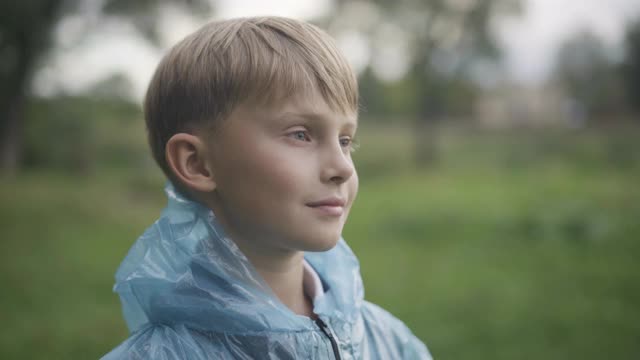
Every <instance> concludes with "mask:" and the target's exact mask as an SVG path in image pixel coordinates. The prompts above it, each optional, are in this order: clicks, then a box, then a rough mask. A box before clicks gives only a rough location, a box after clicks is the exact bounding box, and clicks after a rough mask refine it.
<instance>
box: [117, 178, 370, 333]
mask: <svg viewBox="0 0 640 360" xmlns="http://www.w3.org/2000/svg"><path fill="white" fill-rule="evenodd" d="M165 192H166V194H167V197H168V205H167V207H166V208H165V209H164V210H163V212H162V215H161V216H160V218H159V219H158V220H157V221H156V222H155V223H154V224H153V225H152V226H151V227H150V228H149V229H147V231H146V232H145V233H144V234H143V235H142V236H141V237H140V238H139V239H138V240H137V241H136V243H135V244H134V245H133V247H132V248H131V250H130V251H129V253H128V254H127V256H126V258H125V259H124V261H123V262H122V264H121V265H120V268H119V269H118V271H117V273H116V285H115V286H114V291H116V292H117V293H119V294H120V297H121V301H122V305H123V311H124V315H125V319H126V320H127V324H128V326H129V328H130V330H131V331H135V330H137V329H139V328H141V327H142V326H144V325H146V324H148V323H155V324H176V323H180V324H185V325H187V326H189V327H192V328H195V329H201V330H205V331H223V332H227V333H240V332H242V333H246V332H254V331H265V330H273V331H300V330H304V329H311V328H312V327H313V326H314V325H313V323H312V321H311V319H310V318H308V317H304V316H300V315H296V314H295V313H293V312H292V311H291V310H289V309H288V308H287V307H286V306H285V305H284V304H282V303H281V302H280V301H279V300H278V299H277V297H276V296H275V294H274V293H273V292H272V291H271V289H270V288H269V287H268V286H267V284H266V283H265V282H264V280H263V279H262V278H261V276H260V275H259V274H258V272H257V271H256V269H255V268H254V267H253V265H252V264H251V263H250V262H249V260H248V259H247V258H246V256H244V254H243V253H242V252H241V251H240V249H239V248H238V247H237V245H236V244H235V243H234V242H233V241H232V240H231V239H230V238H229V237H227V236H226V235H225V233H224V231H223V230H222V227H221V226H220V224H219V223H218V222H217V221H216V219H215V215H214V214H213V212H212V211H211V210H210V209H208V208H206V207H204V206H202V205H200V204H199V203H197V202H194V201H191V200H189V199H188V198H187V197H185V196H184V195H182V194H180V193H179V192H178V191H177V190H176V189H175V187H174V186H173V185H172V184H171V183H167V185H166V187H165ZM305 259H306V261H307V262H308V263H309V264H310V265H311V266H312V267H313V269H314V270H315V271H316V273H317V274H318V276H319V277H320V279H321V281H322V284H323V287H324V290H325V294H324V296H321V297H319V298H317V299H316V300H315V301H314V312H315V313H316V314H317V315H319V316H321V317H325V318H328V319H332V321H342V322H349V323H353V322H355V321H356V319H357V316H358V314H359V312H360V308H361V306H362V303H363V297H364V293H363V286H362V279H361V277H360V270H359V264H358V260H357V259H356V257H355V256H354V254H353V252H352V251H351V249H350V248H349V247H348V245H347V244H346V242H345V241H344V239H342V238H341V239H340V241H339V242H338V244H337V245H336V246H335V247H334V248H333V249H331V250H328V251H326V252H316V253H305Z"/></svg>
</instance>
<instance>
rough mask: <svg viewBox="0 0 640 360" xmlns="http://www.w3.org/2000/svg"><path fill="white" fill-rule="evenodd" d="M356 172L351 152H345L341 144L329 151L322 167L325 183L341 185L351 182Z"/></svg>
mask: <svg viewBox="0 0 640 360" xmlns="http://www.w3.org/2000/svg"><path fill="white" fill-rule="evenodd" d="M354 172H355V167H354V165H353V161H352V160H351V155H350V153H349V150H345V149H344V148H343V147H341V146H340V144H339V143H338V144H337V145H335V146H332V147H331V149H328V150H327V152H326V155H325V159H324V161H323V167H322V179H323V181H325V182H334V183H336V184H341V183H344V182H345V181H347V180H349V178H351V176H353V173H354Z"/></svg>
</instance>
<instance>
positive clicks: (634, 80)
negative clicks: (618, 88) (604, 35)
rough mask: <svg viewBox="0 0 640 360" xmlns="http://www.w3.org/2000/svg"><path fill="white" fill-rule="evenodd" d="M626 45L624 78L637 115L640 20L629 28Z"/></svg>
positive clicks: (639, 84) (629, 98) (639, 71)
mask: <svg viewBox="0 0 640 360" xmlns="http://www.w3.org/2000/svg"><path fill="white" fill-rule="evenodd" d="M624 45H625V57H624V62H623V64H622V74H623V77H622V78H623V79H624V82H625V90H626V93H627V102H628V103H629V105H630V107H631V108H632V109H634V110H635V112H636V113H640V101H639V99H640V19H637V20H636V21H634V22H632V23H631V24H630V25H629V26H628V27H627V30H626V34H625V43H624Z"/></svg>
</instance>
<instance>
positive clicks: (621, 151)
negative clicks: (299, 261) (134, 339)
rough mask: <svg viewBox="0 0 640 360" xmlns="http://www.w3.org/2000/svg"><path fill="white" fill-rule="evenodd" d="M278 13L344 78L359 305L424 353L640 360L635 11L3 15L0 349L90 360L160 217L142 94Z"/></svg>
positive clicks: (118, 335) (639, 39) (380, 8)
mask: <svg viewBox="0 0 640 360" xmlns="http://www.w3.org/2000/svg"><path fill="white" fill-rule="evenodd" d="M256 14H276V15H285V16H292V17H297V18H301V19H306V20H309V21H312V22H314V23H316V24H318V25H320V26H322V27H323V28H325V29H327V30H328V31H329V32H330V33H331V34H332V35H333V36H334V37H336V39H337V41H338V43H339V45H340V47H341V48H342V49H343V51H344V52H345V53H346V55H347V57H348V58H349V60H350V61H351V63H352V64H353V67H354V69H356V71H357V72H358V74H359V78H360V84H361V93H362V112H361V117H360V131H359V138H360V143H361V146H360V149H359V150H358V152H356V153H355V154H354V156H355V159H356V163H357V166H358V169H359V173H360V178H361V190H360V194H359V197H358V200H357V201H356V204H355V205H354V209H353V210H352V215H351V218H350V222H349V223H348V224H347V227H346V229H345V233H344V237H345V238H346V239H347V241H348V242H349V244H350V245H351V246H352V248H353V249H354V250H355V252H356V254H357V255H358V256H359V258H360V260H361V265H362V274H363V277H364V282H365V286H366V297H367V298H368V299H369V300H371V301H373V302H376V303H378V304H380V305H382V306H383V307H385V308H387V309H389V310H390V311H391V312H392V313H394V314H396V315H397V316H398V317H400V318H401V319H402V320H404V321H405V322H406V323H407V324H408V325H409V326H410V327H411V328H412V329H413V330H414V332H415V334H416V335H417V336H418V337H420V338H421V339H423V340H424V341H425V342H426V343H427V345H428V346H429V348H430V350H431V351H432V353H433V355H434V356H435V357H436V358H437V359H494V360H495V359H563V360H564V359H638V358H640V266H639V265H638V257H639V255H640V186H639V185H640V136H639V135H640V3H639V2H638V1H635V0H609V1H599V0H582V1H580V0H567V1H552V0H402V1H390V0H375V1H348V0H318V1H313V0H308V1H302V0H300V1H293V0H289V1H285V0H278V1H259V0H253V1H250V0H243V1H239V0H236V1H233V0H218V1H212V0H211V1H210V0H191V1H152V0H136V1H127V0H22V1H3V2H1V3H0V244H1V245H0V246H1V248H0V250H1V251H0V283H1V284H2V290H0V309H1V314H2V316H1V318H2V319H3V322H2V326H1V327H0V358H3V359H91V358H98V357H100V356H101V355H103V354H105V353H106V352H108V351H109V350H110V349H111V348H112V347H114V346H116V345H117V344H119V343H120V342H121V341H122V340H123V339H125V337H126V336H127V330H126V327H125V324H124V322H123V320H122V316H121V313H120V304H119V301H118V298H117V296H116V295H115V294H113V293H112V292H111V287H112V285H113V274H114V272H115V270H116V268H117V266H118V264H119V262H120V261H121V259H122V258H123V257H124V255H125V254H126V252H127V250H128V248H129V247H130V246H131V244H132V243H133V241H134V240H135V239H136V238H137V236H138V235H139V234H141V233H142V231H143V230H144V229H145V228H146V227H147V226H148V225H149V224H151V223H152V222H153V221H154V220H155V219H156V218H157V216H158V215H159V213H160V210H161V208H162V207H163V206H164V204H165V198H164V194H163V192H162V186H163V182H164V180H163V178H162V175H161V172H160V171H159V170H158V169H157V168H156V166H155V164H154V163H153V161H152V159H151V156H150V155H149V152H148V150H147V145H146V141H145V133H144V132H145V130H144V126H143V120H142V115H141V108H140V103H141V99H142V96H143V94H144V91H145V88H146V84H147V82H148V80H149V78H150V76H151V74H152V72H153V70H154V68H155V65H156V63H157V62H158V61H159V58H160V56H161V55H162V54H163V53H164V52H165V51H166V50H167V49H168V47H169V46H170V45H171V44H173V43H175V42H176V41H177V40H179V39H180V38H182V37H183V36H184V35H186V34H187V33H189V32H190V31H193V30H194V29H196V28H197V27H198V26H199V25H200V24H202V23H204V22H206V21H210V20H211V19H219V18H226V17H230V16H241V15H256Z"/></svg>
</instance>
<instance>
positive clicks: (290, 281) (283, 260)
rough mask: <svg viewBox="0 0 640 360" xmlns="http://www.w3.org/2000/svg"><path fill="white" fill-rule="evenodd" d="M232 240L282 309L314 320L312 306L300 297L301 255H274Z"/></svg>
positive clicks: (301, 282)
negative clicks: (275, 297)
mask: <svg viewBox="0 0 640 360" xmlns="http://www.w3.org/2000/svg"><path fill="white" fill-rule="evenodd" d="M232 239H234V242H235V243H236V244H237V245H238V247H239V248H240V250H241V251H242V253H243V254H244V255H245V256H246V257H247V259H249V261H250V262H251V264H252V265H253V266H254V267H255V268H256V270H257V271H258V273H259V274H260V276H262V278H263V279H264V281H265V282H266V283H267V285H269V287H270V288H271V290H272V291H273V292H274V294H275V295H276V296H277V297H278V299H279V300H280V301H281V302H282V303H283V304H284V305H285V306H286V307H288V308H289V309H290V310H291V311H293V312H294V313H296V314H298V315H303V316H308V317H311V318H314V317H315V314H314V313H313V302H312V301H311V300H310V299H309V297H307V296H306V295H305V293H304V285H303V280H304V265H303V260H304V252H302V251H293V250H292V251H284V250H281V251H275V252H274V251H273V249H265V248H255V246H251V245H250V244H245V243H244V242H243V241H242V240H241V239H240V238H239V237H237V236H233V234H232ZM270 250H271V251H270Z"/></svg>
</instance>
